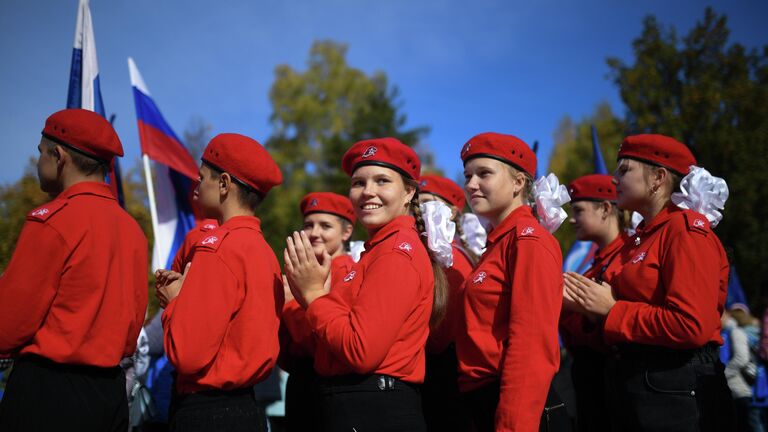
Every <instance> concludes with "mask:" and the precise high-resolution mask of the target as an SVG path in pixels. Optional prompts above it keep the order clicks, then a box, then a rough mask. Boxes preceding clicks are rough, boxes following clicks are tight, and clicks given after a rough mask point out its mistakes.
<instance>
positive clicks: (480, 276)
mask: <svg viewBox="0 0 768 432" xmlns="http://www.w3.org/2000/svg"><path fill="white" fill-rule="evenodd" d="M487 277H488V274H487V273H486V272H484V271H481V272H480V273H478V274H476V275H475V278H474V279H472V282H473V283H475V284H481V283H483V281H484V280H485V278H487Z"/></svg>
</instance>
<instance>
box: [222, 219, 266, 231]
mask: <svg viewBox="0 0 768 432" xmlns="http://www.w3.org/2000/svg"><path fill="white" fill-rule="evenodd" d="M221 226H222V227H225V228H227V229H230V230H231V229H233V228H253V229H255V230H256V231H258V232H261V221H260V220H259V218H257V217H256V216H234V217H231V218H229V219H227V221H226V222H224V223H223V224H222V225H221Z"/></svg>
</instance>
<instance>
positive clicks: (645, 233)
mask: <svg viewBox="0 0 768 432" xmlns="http://www.w3.org/2000/svg"><path fill="white" fill-rule="evenodd" d="M618 158H619V164H618V167H617V168H616V173H615V182H616V185H617V186H616V189H617V194H618V205H619V207H620V208H622V209H625V210H632V211H636V212H638V213H640V214H641V215H642V216H643V222H642V223H641V224H640V225H639V226H638V228H637V232H636V233H635V234H634V235H633V236H632V237H630V238H629V239H628V241H627V242H626V243H625V245H624V247H623V248H622V251H621V252H620V257H621V258H622V261H623V262H622V266H621V269H620V271H619V272H618V273H616V274H615V275H614V276H613V277H611V278H610V279H607V280H606V281H605V282H604V283H602V284H599V283H597V282H596V281H592V280H591V279H589V278H586V277H583V276H581V275H578V274H572V273H568V274H566V278H565V287H566V292H567V294H568V295H569V296H570V297H571V298H573V299H574V300H575V301H576V303H577V304H579V305H581V306H582V307H583V308H584V311H585V313H587V314H593V315H596V316H598V317H599V318H600V321H601V322H602V337H603V341H604V342H605V343H606V344H607V345H609V346H610V347H611V355H610V356H609V357H608V359H607V367H608V373H607V375H606V377H607V379H608V388H609V393H608V395H607V396H608V401H609V404H610V408H611V409H610V410H609V412H610V413H611V417H612V424H613V429H614V430H626V431H656V430H677V431H699V430H707V431H709V430H711V431H718V430H729V428H730V427H732V424H733V423H732V406H731V404H732V402H731V397H730V392H729V390H728V387H727V384H726V381H725V377H724V375H723V365H722V363H720V361H719V359H718V346H719V345H721V344H722V339H721V336H720V316H721V314H722V312H723V305H724V302H725V296H726V290H727V285H728V261H727V258H726V256H725V251H724V250H723V247H722V245H721V244H720V240H718V238H717V236H716V235H715V234H714V232H712V230H711V228H710V220H708V217H707V216H705V215H703V214H700V213H697V212H695V211H691V210H684V209H682V208H679V207H678V206H676V205H675V204H674V203H673V201H672V198H673V195H672V194H673V192H675V191H677V190H678V188H679V185H680V184H681V178H683V177H684V176H686V175H687V174H688V173H689V170H691V169H692V166H694V165H696V159H695V158H694V156H693V154H692V153H691V151H690V150H689V149H688V147H687V146H685V144H683V143H681V142H679V141H677V140H675V139H673V138H670V137H667V136H663V135H654V134H643V135H634V136H629V137H627V138H626V139H625V140H624V142H623V143H622V145H621V148H620V149H619V154H618ZM693 168H694V169H697V170H698V168H696V167H693ZM696 177H697V182H698V181H704V180H706V177H708V176H701V175H697V176H696ZM709 178H710V179H711V177H709ZM723 183H724V182H723ZM688 186H689V189H688V191H687V192H688V193H689V196H693V197H695V196H697V195H699V193H698V192H703V191H698V190H697V189H696V188H697V185H696V184H694V183H693V182H691V183H690V184H689V185H688ZM723 186H724V185H723ZM709 216H712V215H709ZM718 216H719V214H718ZM711 220H717V218H715V217H713V219H711Z"/></svg>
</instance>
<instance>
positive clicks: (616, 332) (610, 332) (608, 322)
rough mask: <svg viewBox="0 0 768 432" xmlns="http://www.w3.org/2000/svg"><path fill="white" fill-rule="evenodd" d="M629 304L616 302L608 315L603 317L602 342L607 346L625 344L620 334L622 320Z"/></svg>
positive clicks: (620, 301)
mask: <svg viewBox="0 0 768 432" xmlns="http://www.w3.org/2000/svg"><path fill="white" fill-rule="evenodd" d="M628 308H629V303H628V302H625V301H622V300H619V301H617V302H616V303H615V304H614V305H613V307H612V308H611V310H610V311H608V315H606V316H605V323H604V324H603V341H605V343H606V344H607V345H615V344H617V343H619V342H625V338H624V335H623V334H622V332H621V325H622V318H623V317H624V316H625V315H626V314H627V312H628Z"/></svg>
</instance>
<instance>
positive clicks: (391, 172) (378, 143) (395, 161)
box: [285, 138, 446, 431]
mask: <svg viewBox="0 0 768 432" xmlns="http://www.w3.org/2000/svg"><path fill="white" fill-rule="evenodd" d="M420 165H421V163H420V161H419V158H418V156H417V155H416V153H415V152H414V151H413V150H412V149H411V148H410V147H408V146H406V145H404V144H402V143H401V142H399V141H398V140H396V139H394V138H380V139H372V140H366V141H360V142H357V143H355V144H354V145H353V146H352V147H351V148H350V149H349V150H348V151H347V152H346V153H345V154H344V157H343V160H342V168H343V169H344V171H345V172H346V173H347V174H348V175H350V177H351V186H350V191H349V198H350V200H351V201H352V205H353V207H354V210H355V213H356V215H357V219H358V221H360V223H361V224H362V225H363V226H364V227H365V228H367V229H368V234H369V238H368V241H367V242H366V245H365V252H364V253H363V255H362V256H361V258H360V261H358V262H357V263H355V264H354V265H353V266H352V270H351V271H350V272H349V273H347V274H334V275H333V278H332V280H331V281H330V284H326V279H327V278H328V276H329V272H330V270H331V264H330V259H329V256H328V254H327V253H325V254H324V256H323V259H322V260H321V261H318V260H317V258H316V257H315V254H314V252H313V250H312V245H311V244H310V241H309V236H307V235H306V233H304V232H302V233H294V234H293V235H292V236H291V237H289V238H288V240H287V248H286V250H285V262H286V265H285V270H286V276H287V277H288V281H289V283H290V286H291V289H292V290H293V292H294V295H295V296H296V298H297V300H298V301H299V303H300V304H301V305H302V306H303V307H305V308H306V313H307V320H308V321H309V325H310V327H311V328H312V330H313V332H314V333H315V336H316V338H315V340H316V343H317V347H316V349H315V370H316V371H317V373H318V374H319V375H320V376H321V378H320V380H319V390H320V394H321V413H322V426H323V429H324V430H327V431H337V430H346V431H349V430H358V431H423V430H425V425H424V419H423V416H422V412H421V396H420V394H419V390H418V385H419V384H421V383H422V382H423V380H424V345H425V343H426V340H427V336H428V333H429V326H430V322H431V324H432V325H433V326H435V325H437V324H438V323H439V320H440V318H441V316H442V315H443V314H444V313H445V289H446V287H445V276H444V274H443V272H442V269H441V268H440V265H439V264H437V263H436V262H435V261H433V260H432V258H431V257H430V253H429V251H428V249H427V248H426V246H425V242H426V241H427V239H426V237H425V236H422V235H420V233H423V232H425V230H424V223H423V220H422V218H421V211H420V210H419V207H418V178H419V172H420ZM411 214H413V216H411ZM429 268H432V271H431V272H430V271H429V270H427V271H425V269H429Z"/></svg>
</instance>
